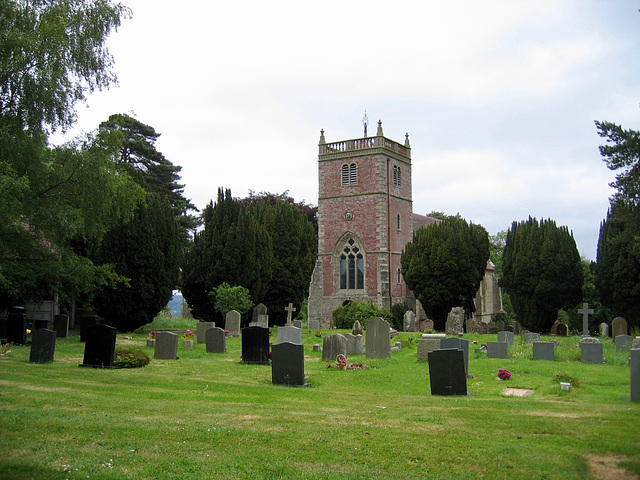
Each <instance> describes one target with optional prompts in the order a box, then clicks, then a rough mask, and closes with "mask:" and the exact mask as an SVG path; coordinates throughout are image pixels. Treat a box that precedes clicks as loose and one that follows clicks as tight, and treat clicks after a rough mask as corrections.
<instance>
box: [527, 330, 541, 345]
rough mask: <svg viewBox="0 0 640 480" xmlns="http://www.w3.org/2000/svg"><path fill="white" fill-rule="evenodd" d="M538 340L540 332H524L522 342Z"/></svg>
mask: <svg viewBox="0 0 640 480" xmlns="http://www.w3.org/2000/svg"><path fill="white" fill-rule="evenodd" d="M539 341H540V334H539V333H534V332H524V343H533V342H539Z"/></svg>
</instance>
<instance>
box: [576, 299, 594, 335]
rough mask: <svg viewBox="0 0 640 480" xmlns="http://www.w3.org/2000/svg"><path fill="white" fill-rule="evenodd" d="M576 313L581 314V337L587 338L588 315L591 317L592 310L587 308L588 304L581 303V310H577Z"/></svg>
mask: <svg viewBox="0 0 640 480" xmlns="http://www.w3.org/2000/svg"><path fill="white" fill-rule="evenodd" d="M578 313H581V314H582V336H583V337H588V336H589V315H593V313H594V310H593V308H589V304H588V303H586V302H585V303H583V304H582V308H581V309H580V310H578Z"/></svg>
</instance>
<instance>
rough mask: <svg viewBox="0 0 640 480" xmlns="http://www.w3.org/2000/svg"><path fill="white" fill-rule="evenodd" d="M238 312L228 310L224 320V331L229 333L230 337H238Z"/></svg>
mask: <svg viewBox="0 0 640 480" xmlns="http://www.w3.org/2000/svg"><path fill="white" fill-rule="evenodd" d="M241 317H242V316H241V315H240V312H238V311H237V310H229V311H228V312H227V314H226V315H225V318H224V329H225V330H228V331H229V335H230V336H232V337H239V336H240V319H241Z"/></svg>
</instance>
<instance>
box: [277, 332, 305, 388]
mask: <svg viewBox="0 0 640 480" xmlns="http://www.w3.org/2000/svg"><path fill="white" fill-rule="evenodd" d="M271 382H272V383H273V384H275V385H291V386H301V385H304V384H305V382H304V346H303V345H301V344H295V343H289V342H283V343H278V344H276V345H274V346H273V353H272V358H271Z"/></svg>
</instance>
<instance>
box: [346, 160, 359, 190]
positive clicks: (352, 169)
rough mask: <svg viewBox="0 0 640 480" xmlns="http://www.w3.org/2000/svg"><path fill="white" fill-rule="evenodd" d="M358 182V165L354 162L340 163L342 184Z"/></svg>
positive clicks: (355, 183)
mask: <svg viewBox="0 0 640 480" xmlns="http://www.w3.org/2000/svg"><path fill="white" fill-rule="evenodd" d="M357 184H358V165H357V164H355V163H351V164H347V163H345V164H344V165H342V185H343V186H345V185H357Z"/></svg>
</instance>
